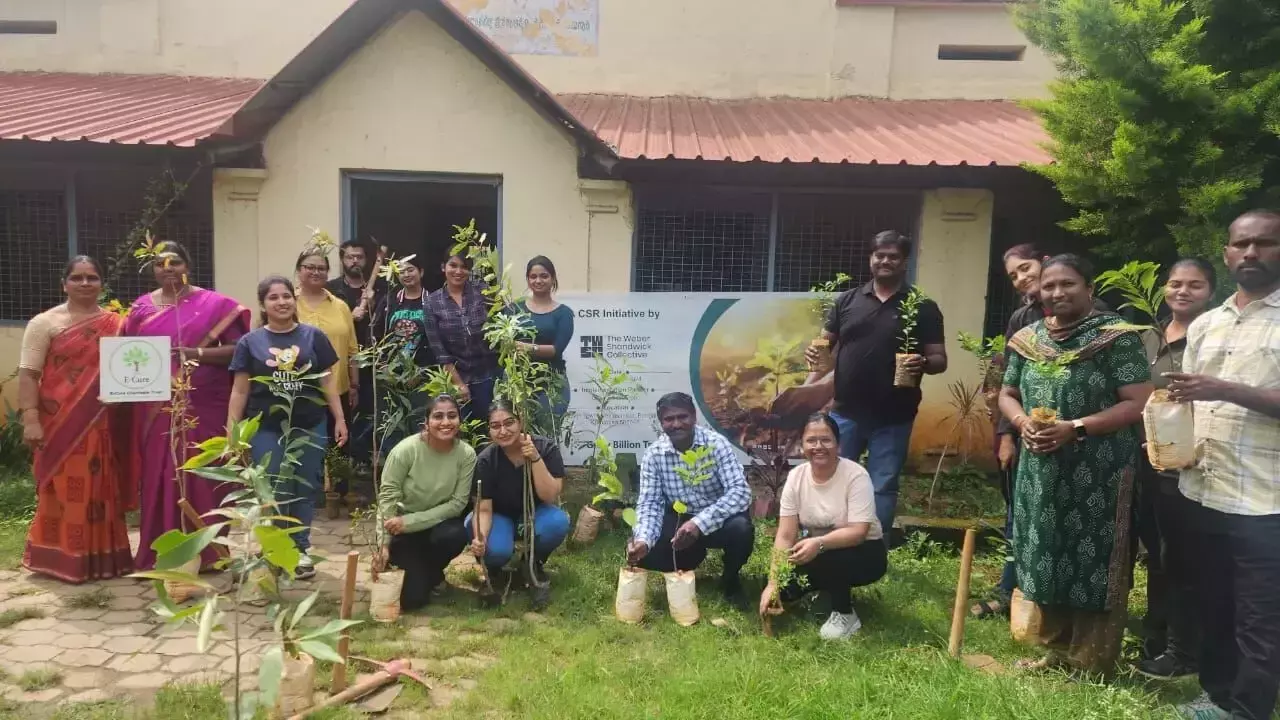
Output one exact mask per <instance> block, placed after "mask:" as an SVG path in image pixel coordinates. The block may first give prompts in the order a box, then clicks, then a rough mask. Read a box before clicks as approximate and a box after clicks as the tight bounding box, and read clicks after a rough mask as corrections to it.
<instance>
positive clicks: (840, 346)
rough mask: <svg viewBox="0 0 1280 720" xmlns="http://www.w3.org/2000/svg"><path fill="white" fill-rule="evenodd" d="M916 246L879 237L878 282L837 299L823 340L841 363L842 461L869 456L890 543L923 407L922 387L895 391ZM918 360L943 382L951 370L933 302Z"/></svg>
mask: <svg viewBox="0 0 1280 720" xmlns="http://www.w3.org/2000/svg"><path fill="white" fill-rule="evenodd" d="M910 258H911V241H910V239H908V238H907V237H906V236H905V235H903V234H902V233H899V232H896V231H894V230H886V231H884V232H882V233H880V234H878V235H876V236H875V239H874V240H873V241H872V252H871V282H869V283H867V284H866V285H863V286H862V287H859V288H854V289H852V290H847V291H845V292H844V293H842V294H841V295H840V296H839V297H838V298H836V302H835V306H834V307H833V308H832V309H831V314H830V315H829V316H828V317H827V320H826V324H825V325H824V327H823V333H822V336H823V338H824V339H826V340H827V341H828V342H830V343H831V346H832V347H831V352H832V353H833V354H834V356H835V370H834V371H833V373H832V374H833V376H834V377H833V379H834V383H835V406H834V408H833V410H832V412H831V417H832V418H833V419H834V420H835V421H836V424H837V425H838V426H839V427H840V454H841V455H842V456H844V457H846V458H849V459H850V460H854V461H855V462H856V461H857V460H858V458H859V457H861V456H862V453H863V452H864V451H866V452H867V472H869V473H870V474H871V481H872V484H874V485H875V489H876V516H877V517H878V518H879V520H880V526H881V527H882V528H884V529H885V533H884V537H885V542H888V541H889V536H890V529H891V528H892V527H893V517H894V513H895V511H896V509H897V505H898V476H899V475H900V474H901V472H902V466H903V464H904V463H905V462H906V459H907V448H908V446H909V444H910V440H911V426H912V424H913V423H914V422H915V419H916V412H917V411H918V410H919V408H920V397H921V394H920V388H919V387H894V366H895V356H896V355H897V353H898V350H899V348H900V346H901V345H902V320H901V308H902V301H903V300H905V299H906V297H907V295H908V293H910V292H911V289H912V288H911V285H910V284H909V283H907V269H908V261H909V260H910ZM911 336H912V338H914V339H915V347H916V348H917V354H915V355H912V356H911V357H910V358H909V359H908V361H907V368H908V369H910V370H911V371H913V372H915V373H917V374H929V375H936V374H938V373H941V372H945V371H946V369H947V347H946V339H945V336H944V335H943V328H942V312H941V311H940V310H939V309H938V305H937V304H936V303H934V302H933V301H932V300H925V301H924V302H923V303H922V304H921V306H920V309H919V314H918V316H917V321H916V327H915V329H914V330H913V331H912V333H911ZM805 355H806V357H807V358H808V359H809V360H810V362H812V363H814V364H820V363H822V362H823V361H824V360H825V358H823V357H822V355H823V351H822V350H820V349H818V348H813V347H811V348H809V349H808V350H807V351H806V352H805Z"/></svg>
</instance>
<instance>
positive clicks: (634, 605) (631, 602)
mask: <svg viewBox="0 0 1280 720" xmlns="http://www.w3.org/2000/svg"><path fill="white" fill-rule="evenodd" d="M647 578H648V576H647V575H646V574H645V571H644V570H638V569H632V568H628V567H624V568H622V569H621V570H619V571H618V597H617V600H615V601H614V604H613V613H614V614H615V615H617V616H618V619H619V620H621V621H622V622H624V623H627V624H628V625H639V624H640V622H641V621H643V620H644V606H645V597H646V589H647V587H646V586H647Z"/></svg>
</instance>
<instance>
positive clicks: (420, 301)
mask: <svg viewBox="0 0 1280 720" xmlns="http://www.w3.org/2000/svg"><path fill="white" fill-rule="evenodd" d="M423 267H424V265H423V262H422V260H421V259H419V257H418V256H413V257H410V258H409V260H408V262H402V263H401V264H400V275H399V278H400V287H399V288H397V289H395V290H392V291H389V292H387V293H386V295H385V296H384V297H383V299H382V306H381V307H380V308H379V310H378V312H377V314H376V315H377V321H376V322H377V323H378V325H377V327H376V328H375V332H377V333H378V336H379V338H381V339H383V340H384V341H385V342H387V343H389V344H390V345H391V346H392V347H393V348H394V350H392V351H388V352H383V353H381V354H380V356H379V358H378V363H379V366H380V367H381V364H382V363H387V364H389V365H390V364H392V363H394V362H400V363H408V364H411V365H412V366H414V367H417V368H419V369H421V368H426V367H430V366H432V365H435V364H436V355H435V353H434V352H433V351H432V349H431V343H430V342H428V338H429V337H430V335H431V332H432V328H431V326H430V323H431V315H430V313H428V312H427V307H426V303H427V297H428V293H427V291H426V289H425V288H423V286H422V271H423ZM397 355H398V357H397ZM398 369H399V370H403V369H404V366H403V365H401V366H400V368H398ZM390 374H391V375H394V376H396V377H406V378H411V379H409V380H407V381H405V383H404V386H401V387H399V388H390V389H387V388H382V389H380V390H379V393H380V395H381V397H379V398H378V403H379V406H378V407H379V410H380V411H381V413H382V414H381V416H380V417H376V418H374V426H375V427H378V428H381V427H382V426H383V424H384V423H386V422H387V420H386V418H387V415H388V414H391V413H394V410H389V409H388V408H394V407H396V405H395V404H394V403H393V402H392V401H391V399H390V398H391V396H393V395H395V394H399V395H400V396H401V397H402V398H405V399H407V400H408V403H409V407H408V408H407V409H405V410H404V411H402V412H401V413H400V414H399V416H398V417H399V418H400V420H399V422H398V423H395V425H394V426H393V427H388V428H387V429H386V430H385V432H384V433H383V435H382V438H381V452H382V454H383V456H385V455H386V453H388V452H391V449H392V448H394V447H395V446H396V445H397V444H398V443H399V442H400V441H401V440H403V439H405V438H406V437H409V436H410V435H413V434H414V433H415V432H417V430H418V428H420V427H421V426H422V423H423V422H425V420H426V413H427V403H428V402H429V401H430V399H431V398H430V397H429V395H428V393H427V392H426V391H425V390H421V389H419V390H416V391H414V390H411V389H410V387H420V386H421V385H422V384H423V382H424V381H425V375H424V374H423V373H422V372H419V373H418V374H417V375H416V376H413V375H412V373H408V372H398V371H393V372H392V373H390Z"/></svg>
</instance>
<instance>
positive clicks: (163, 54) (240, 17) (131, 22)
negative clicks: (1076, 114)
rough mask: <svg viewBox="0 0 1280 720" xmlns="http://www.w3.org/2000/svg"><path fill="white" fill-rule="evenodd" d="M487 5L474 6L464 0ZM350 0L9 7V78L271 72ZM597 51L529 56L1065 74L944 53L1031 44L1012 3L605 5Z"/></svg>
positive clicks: (871, 86) (758, 84) (848, 78)
mask: <svg viewBox="0 0 1280 720" xmlns="http://www.w3.org/2000/svg"><path fill="white" fill-rule="evenodd" d="M451 1H452V2H454V3H455V4H462V3H464V2H465V3H467V4H468V5H475V3H476V0H451ZM350 2H351V0H216V1H215V0H0V19H20V20H56V21H57V22H58V27H59V32H58V34H57V35H54V36H15V35H8V36H0V68H3V69H6V70H61V71H70V72H125V73H176V74H188V75H213V76H243V77H259V78H267V77H270V76H271V75H273V74H275V72H276V71H277V70H279V69H280V68H281V67H282V66H283V65H284V64H285V63H286V62H288V60H289V59H290V58H292V57H293V56H294V55H295V54H296V53H297V52H298V51H299V50H301V49H302V48H303V47H304V46H305V45H306V44H307V42H309V41H310V40H311V39H312V38H313V37H315V36H316V35H317V34H318V33H319V32H320V31H321V30H323V29H324V27H325V26H326V25H327V24H328V23H329V22H331V21H332V20H333V19H334V18H335V17H337V16H338V14H339V13H341V12H342V11H343V10H344V9H345V8H346V7H347V6H348V5H349V4H350ZM599 2H600V11H599V14H600V33H599V53H598V54H597V55H596V56H593V57H556V56H538V55H520V56H517V57H516V60H517V61H518V62H519V63H520V64H521V65H523V66H524V67H525V68H527V69H528V70H529V71H530V72H531V73H532V74H533V75H534V76H535V77H537V78H538V80H540V81H541V82H542V83H543V84H545V85H547V86H548V87H549V88H550V89H551V90H553V91H555V92H573V93H591V92H599V93H625V94H632V95H647V96H661V95H692V96H701V97H717V98H728V97H757V96H772V95H785V96H792V97H806V98H826V97H844V96H851V95H868V96H875V97H892V98H902V99H905V98H972V99H993V98H1020V97H1026V96H1033V95H1039V94H1042V93H1043V88H1044V86H1045V83H1046V82H1048V80H1050V79H1051V78H1052V77H1053V67H1052V65H1051V64H1050V63H1049V62H1048V61H1047V60H1046V59H1045V57H1044V56H1043V55H1042V54H1041V53H1040V52H1039V51H1037V50H1035V49H1034V48H1028V50H1027V54H1026V57H1025V59H1024V60H1022V61H1020V62H956V61H940V60H938V59H937V50H938V45H940V44H959V45H965V44H970V45H1025V44H1027V42H1026V40H1025V38H1023V36H1022V34H1021V33H1020V32H1019V31H1018V29H1017V28H1016V27H1014V24H1013V20H1012V18H1011V17H1010V16H1009V13H1008V11H1007V9H1006V8H1005V7H1004V6H999V5H996V6H991V5H984V6H980V7H973V6H967V7H955V8H946V7H910V6H906V7H886V6H875V7H836V5H835V2H834V0H786V1H785V2H780V1H779V0H696V2H691V1H690V0H599Z"/></svg>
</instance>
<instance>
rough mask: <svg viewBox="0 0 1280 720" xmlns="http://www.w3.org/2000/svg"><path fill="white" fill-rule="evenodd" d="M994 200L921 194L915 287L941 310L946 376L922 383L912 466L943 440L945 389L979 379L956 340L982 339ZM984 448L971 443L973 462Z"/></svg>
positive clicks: (947, 192) (982, 193) (956, 192)
mask: <svg viewBox="0 0 1280 720" xmlns="http://www.w3.org/2000/svg"><path fill="white" fill-rule="evenodd" d="M994 199H995V196H994V195H992V193H991V192H990V191H988V190H974V189H957V188H940V189H937V190H929V191H926V192H925V193H924V202H923V203H922V208H921V217H920V247H919V249H918V250H917V257H916V284H917V285H918V286H919V287H920V288H921V289H922V290H924V291H925V292H926V293H927V294H928V295H929V296H930V297H932V298H933V299H934V300H935V301H936V302H937V303H938V307H940V308H942V313H943V322H944V325H945V327H946V332H947V358H948V363H947V372H945V373H943V374H941V375H930V376H927V377H926V378H925V379H924V385H923V390H924V402H923V403H922V404H921V406H920V415H919V416H918V417H917V419H916V424H915V430H914V433H913V435H912V437H911V455H912V459H913V460H914V461H916V462H920V460H921V458H922V457H925V453H927V452H929V451H932V450H935V449H939V448H941V447H942V446H943V444H944V443H946V441H947V439H948V437H949V433H950V427H951V420H950V418H951V416H952V413H953V412H954V411H953V409H952V407H951V405H950V400H951V393H950V392H949V391H948V390H947V384H948V383H951V382H953V381H956V380H964V381H966V382H968V383H970V384H976V383H978V382H979V381H980V380H981V378H980V377H979V374H978V367H977V361H976V359H975V358H974V357H973V356H972V355H970V354H968V353H966V352H965V351H963V350H961V349H960V344H959V343H958V342H957V341H956V335H957V334H958V333H959V332H960V331H961V330H964V331H966V332H969V333H972V334H974V335H981V334H982V329H983V318H984V317H985V313H986V288H987V268H988V265H989V258H990V255H991V214H992V207H993V204H994ZM984 429H985V426H984ZM990 447H991V436H990V435H989V434H984V435H983V436H982V437H981V438H977V439H975V441H974V442H973V444H972V445H971V446H970V448H969V450H970V453H971V454H972V456H973V460H974V461H986V460H988V459H989V457H990V454H991V451H990ZM929 469H932V467H931V466H930V468H929Z"/></svg>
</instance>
